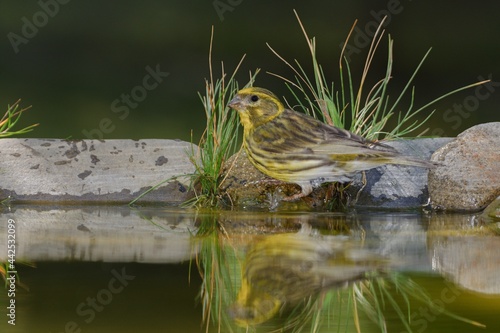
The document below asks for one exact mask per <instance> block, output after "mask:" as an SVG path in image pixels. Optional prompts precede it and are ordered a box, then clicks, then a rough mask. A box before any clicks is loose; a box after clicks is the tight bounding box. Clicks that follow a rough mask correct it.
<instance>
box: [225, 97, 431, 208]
mask: <svg viewBox="0 0 500 333" xmlns="http://www.w3.org/2000/svg"><path fill="white" fill-rule="evenodd" d="M228 105H229V106H230V107H231V108H233V109H235V110H237V111H238V113H239V116H240V121H241V124H242V125H243V128H244V133H243V146H244V147H245V150H246V152H247V155H248V158H249V160H250V162H251V163H252V164H253V165H254V166H255V167H256V168H257V169H258V170H260V171H261V172H262V173H264V174H266V175H268V176H270V177H272V178H275V179H278V180H281V181H285V182H290V183H296V184H298V185H299V186H300V187H301V188H302V192H301V193H298V194H295V195H292V196H289V197H286V198H284V199H283V200H286V201H293V200H296V199H299V198H301V197H304V196H307V195H309V194H310V193H311V192H312V190H313V188H314V187H317V186H319V185H321V184H322V183H325V182H335V181H339V182H346V181H349V180H350V177H351V176H352V175H353V174H354V173H356V172H358V171H363V170H368V169H372V168H375V167H378V166H381V165H384V164H402V165H413V166H420V167H426V168H429V167H431V166H432V164H431V163H429V162H426V161H422V160H415V159H411V158H407V157H404V156H402V155H401V154H400V153H398V152H397V151H396V150H395V149H394V148H392V147H390V146H387V145H384V144H381V143H376V142H372V141H369V140H367V139H365V138H363V137H361V136H359V135H356V134H354V133H351V132H349V131H347V130H344V129H340V128H337V127H333V126H329V125H326V124H324V123H322V122H320V121H318V120H316V119H314V118H312V117H310V116H307V115H305V114H302V113H298V112H295V111H292V110H289V109H286V108H285V106H284V105H283V103H281V102H280V100H279V99H278V97H276V95H274V94H273V93H272V92H270V91H269V90H267V89H263V88H257V87H251V88H245V89H242V90H240V91H239V92H238V93H237V94H236V96H235V97H234V98H233V99H232V100H231V101H230V102H229V104H228Z"/></svg>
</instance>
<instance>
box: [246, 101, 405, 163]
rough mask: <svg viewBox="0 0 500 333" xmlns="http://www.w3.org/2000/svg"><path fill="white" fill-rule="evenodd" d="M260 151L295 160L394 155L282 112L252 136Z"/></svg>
mask: <svg viewBox="0 0 500 333" xmlns="http://www.w3.org/2000/svg"><path fill="white" fill-rule="evenodd" d="M253 137H254V140H256V141H258V144H259V146H260V148H261V149H263V150H265V151H268V152H270V153H275V154H292V155H294V156H304V157H307V156H312V155H315V156H316V157H319V156H321V155H324V156H325V157H326V156H331V155H336V154H351V155H366V154H374V155H378V154H380V155H397V151H396V150H395V149H394V148H392V147H389V146H386V145H383V144H379V143H375V142H372V141H369V140H366V139H364V138H363V137H361V136H359V135H356V134H354V133H351V132H349V131H347V130H343V129H340V128H337V127H333V126H329V125H326V124H324V123H322V122H320V121H318V120H316V119H314V118H312V117H309V116H306V115H304V114H301V113H298V112H294V111H291V110H285V111H284V112H283V113H282V114H281V115H280V116H279V117H277V118H276V119H274V120H273V121H271V122H269V123H267V124H266V125H264V126H261V127H260V128H259V129H258V130H257V131H256V132H255V133H254V136H253Z"/></svg>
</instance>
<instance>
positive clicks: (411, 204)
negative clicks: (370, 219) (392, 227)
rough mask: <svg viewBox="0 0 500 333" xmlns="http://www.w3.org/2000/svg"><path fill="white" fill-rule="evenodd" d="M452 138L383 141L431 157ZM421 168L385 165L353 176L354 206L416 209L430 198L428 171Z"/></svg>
mask: <svg viewBox="0 0 500 333" xmlns="http://www.w3.org/2000/svg"><path fill="white" fill-rule="evenodd" d="M451 140H452V139H451V138H422V139H411V140H395V141H387V142H384V144H386V145H389V146H391V147H393V148H395V149H396V150H397V151H398V152H400V153H401V154H402V155H404V156H408V157H412V158H416V159H421V160H425V161H427V160H429V159H430V157H431V155H432V153H433V152H434V151H436V150H437V149H438V148H440V147H442V146H443V145H445V144H446V143H448V142H450V141H451ZM428 172H429V170H428V169H426V168H422V167H414V166H405V165H395V164H390V165H384V166H381V167H378V168H374V169H370V170H367V171H366V172H365V174H366V180H365V184H366V186H364V185H363V174H362V173H358V174H356V175H355V176H354V177H353V180H352V183H351V185H350V186H349V187H348V189H347V193H348V194H349V195H350V197H351V198H352V202H351V204H350V205H351V206H355V207H364V208H391V209H414V208H419V207H421V206H424V205H426V204H427V203H428V201H429V194H428V190H427V174H428Z"/></svg>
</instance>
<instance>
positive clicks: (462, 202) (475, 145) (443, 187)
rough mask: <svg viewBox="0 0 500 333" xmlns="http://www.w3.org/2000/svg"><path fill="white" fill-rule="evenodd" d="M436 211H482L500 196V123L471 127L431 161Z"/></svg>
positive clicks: (431, 177) (431, 186)
mask: <svg viewBox="0 0 500 333" xmlns="http://www.w3.org/2000/svg"><path fill="white" fill-rule="evenodd" d="M431 160H432V161H434V162H437V163H438V164H439V165H438V167H437V168H435V169H433V170H431V172H429V193H430V197H431V204H432V207H433V208H434V209H442V210H450V211H479V210H482V209H483V208H485V207H486V206H487V205H488V204H490V203H491V202H492V201H493V200H494V199H495V198H497V197H498V196H499V195H500V122H493V123H486V124H481V125H477V126H474V127H471V128H469V129H468V130H466V131H464V132H462V133H461V134H460V135H458V136H457V138H456V139H455V140H453V141H452V142H449V143H448V144H447V145H445V146H443V147H442V148H440V149H438V150H437V151H436V152H435V153H434V154H433V155H432V158H431Z"/></svg>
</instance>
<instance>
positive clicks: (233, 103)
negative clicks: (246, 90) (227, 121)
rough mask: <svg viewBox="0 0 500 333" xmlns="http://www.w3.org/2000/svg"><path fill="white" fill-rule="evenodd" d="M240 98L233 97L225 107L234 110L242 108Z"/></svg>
mask: <svg viewBox="0 0 500 333" xmlns="http://www.w3.org/2000/svg"><path fill="white" fill-rule="evenodd" d="M241 102H242V101H241V98H240V97H239V96H235V97H234V98H233V99H232V100H231V101H230V102H229V103H228V104H227V105H228V106H229V107H230V108H232V109H235V110H240V109H241V108H242V104H241Z"/></svg>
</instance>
